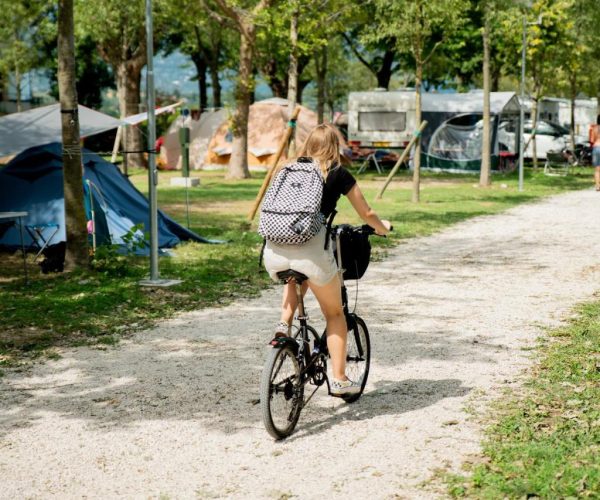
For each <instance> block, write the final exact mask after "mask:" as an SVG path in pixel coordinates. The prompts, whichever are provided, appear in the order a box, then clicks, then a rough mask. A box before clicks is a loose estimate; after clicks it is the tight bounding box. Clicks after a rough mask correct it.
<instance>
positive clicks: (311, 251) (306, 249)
mask: <svg viewBox="0 0 600 500" xmlns="http://www.w3.org/2000/svg"><path fill="white" fill-rule="evenodd" d="M326 233H327V229H326V228H325V227H322V228H321V231H319V233H318V234H317V235H316V236H314V237H313V238H311V239H310V240H309V241H308V242H307V243H305V244H304V245H278V244H276V243H273V242H271V241H267V244H266V245H265V253H264V255H263V259H264V262H265V268H266V269H267V272H268V273H269V276H271V278H272V279H273V280H274V281H279V279H278V278H277V273H278V272H280V271H287V270H288V269H293V270H294V271H297V272H299V273H302V274H305V275H306V276H308V279H309V280H310V281H311V282H312V283H314V284H315V285H317V286H323V285H326V284H327V283H329V282H330V281H331V280H332V278H333V277H334V276H335V273H337V265H336V263H335V259H334V258H333V250H332V245H331V242H329V246H328V247H327V250H325V248H324V246H325V235H326Z"/></svg>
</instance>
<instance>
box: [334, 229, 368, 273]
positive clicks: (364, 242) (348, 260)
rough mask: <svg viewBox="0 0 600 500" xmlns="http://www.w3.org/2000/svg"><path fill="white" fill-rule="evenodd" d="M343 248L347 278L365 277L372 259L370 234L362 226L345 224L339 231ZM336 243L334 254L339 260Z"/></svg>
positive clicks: (343, 261) (343, 267)
mask: <svg viewBox="0 0 600 500" xmlns="http://www.w3.org/2000/svg"><path fill="white" fill-rule="evenodd" d="M339 235H340V246H341V248H342V265H341V267H342V269H344V274H343V276H344V279H345V280H358V279H360V278H362V277H363V275H364V274H365V271H366V270H367V267H369V262H370V260H371V243H369V235H368V234H367V233H366V232H365V231H363V230H362V229H361V228H360V227H353V226H343V227H342V228H341V230H340V232H339ZM333 243H334V253H333V254H334V255H335V260H336V262H337V259H338V255H337V248H336V247H335V243H336V241H335V238H334V239H333ZM339 265H340V263H339V262H338V266H339Z"/></svg>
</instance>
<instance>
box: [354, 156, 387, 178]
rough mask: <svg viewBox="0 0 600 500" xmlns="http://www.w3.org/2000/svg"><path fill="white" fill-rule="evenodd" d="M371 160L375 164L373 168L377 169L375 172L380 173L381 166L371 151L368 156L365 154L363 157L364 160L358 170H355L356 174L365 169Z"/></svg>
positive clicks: (381, 171)
mask: <svg viewBox="0 0 600 500" xmlns="http://www.w3.org/2000/svg"><path fill="white" fill-rule="evenodd" d="M371 162H373V164H374V165H375V168H376V169H377V172H378V173H380V174H382V173H383V170H382V169H381V167H380V165H379V162H378V161H377V156H376V155H375V153H371V154H369V156H367V157H366V158H365V160H364V161H363V163H362V165H361V166H360V168H359V169H358V172H356V175H360V174H362V173H363V172H364V171H365V170H367V168H369V166H370V165H371Z"/></svg>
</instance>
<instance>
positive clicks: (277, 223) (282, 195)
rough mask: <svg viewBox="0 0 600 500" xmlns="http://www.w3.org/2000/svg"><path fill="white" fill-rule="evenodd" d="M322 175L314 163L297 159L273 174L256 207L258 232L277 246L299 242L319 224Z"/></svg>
mask: <svg viewBox="0 0 600 500" xmlns="http://www.w3.org/2000/svg"><path fill="white" fill-rule="evenodd" d="M324 184H325V183H324V181H323V175H322V173H321V170H320V169H319V166H318V164H316V163H314V162H312V161H298V162H295V163H289V164H287V165H285V166H284V167H283V168H282V169H281V170H280V171H279V172H278V173H277V175H276V176H275V179H274V180H273V182H272V184H271V186H270V187H269V189H268V190H267V193H266V195H265V201H264V203H263V205H262V208H261V210H260V220H259V223H258V232H259V234H260V235H261V236H262V237H263V238H264V239H265V240H269V241H272V242H273V243H277V244H280V245H302V244H304V243H306V242H307V241H309V240H310V239H311V238H312V237H313V236H315V235H316V234H317V233H318V232H319V231H320V230H321V227H322V226H323V223H324V222H325V217H324V216H323V214H322V213H321V200H322V198H323V186H324Z"/></svg>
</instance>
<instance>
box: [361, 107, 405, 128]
mask: <svg viewBox="0 0 600 500" xmlns="http://www.w3.org/2000/svg"><path fill="white" fill-rule="evenodd" d="M405 129H406V113H404V112H397V111H362V112H360V113H359V114H358V130H360V131H377V130H381V131H388V130H389V131H392V132H402V131H403V130H405Z"/></svg>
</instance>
